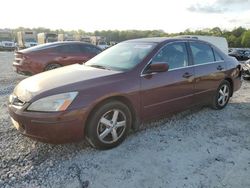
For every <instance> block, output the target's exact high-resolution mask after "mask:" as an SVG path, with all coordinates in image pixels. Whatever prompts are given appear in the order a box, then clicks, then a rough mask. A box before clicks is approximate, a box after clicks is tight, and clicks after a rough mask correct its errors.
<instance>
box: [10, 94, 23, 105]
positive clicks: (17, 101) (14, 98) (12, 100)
mask: <svg viewBox="0 0 250 188" xmlns="http://www.w3.org/2000/svg"><path fill="white" fill-rule="evenodd" d="M9 102H10V104H12V105H14V106H23V105H24V104H25V102H24V101H22V100H20V99H19V98H18V97H17V96H15V95H10V97H9Z"/></svg>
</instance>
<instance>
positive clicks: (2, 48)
mask: <svg viewBox="0 0 250 188" xmlns="http://www.w3.org/2000/svg"><path fill="white" fill-rule="evenodd" d="M0 50H7V51H14V50H15V46H0Z"/></svg>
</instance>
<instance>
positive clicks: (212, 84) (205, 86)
mask: <svg viewBox="0 0 250 188" xmlns="http://www.w3.org/2000/svg"><path fill="white" fill-rule="evenodd" d="M189 44H190V51H191V54H192V57H193V65H194V73H195V90H194V91H195V98H194V99H195V100H194V102H195V103H196V104H198V103H210V102H211V100H212V97H213V95H214V93H215V91H216V90H217V88H218V86H219V84H220V83H221V82H222V80H223V79H224V78H225V72H224V71H225V70H226V64H225V62H224V60H223V58H222V57H221V55H220V54H219V52H217V50H216V49H213V48H212V47H211V46H210V45H209V44H207V43H203V42H198V41H197V42H189Z"/></svg>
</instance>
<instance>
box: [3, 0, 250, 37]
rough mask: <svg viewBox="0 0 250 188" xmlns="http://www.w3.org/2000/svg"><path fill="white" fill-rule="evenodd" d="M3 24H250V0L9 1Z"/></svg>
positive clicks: (168, 28)
mask: <svg viewBox="0 0 250 188" xmlns="http://www.w3.org/2000/svg"><path fill="white" fill-rule="evenodd" d="M0 4H1V11H0V28H17V27H19V26H22V27H29V28H35V27H46V28H50V29H53V30H55V29H64V30H78V29H82V30H84V31H87V32H93V31H95V30H131V29H138V30H154V29H156V30H158V29H161V30H164V31H165V32H167V33H176V32H181V31H184V30H186V29H191V30H197V29H204V28H213V27H217V26H218V27H220V28H222V29H228V30H232V29H234V28H235V27H239V26H242V27H245V28H250V0H123V1H121V0H42V1H41V0H3V1H1V3H0Z"/></svg>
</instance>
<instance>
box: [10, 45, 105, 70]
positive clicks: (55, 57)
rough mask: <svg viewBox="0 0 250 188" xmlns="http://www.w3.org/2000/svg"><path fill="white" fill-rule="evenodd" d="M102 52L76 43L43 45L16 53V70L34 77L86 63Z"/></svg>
mask: <svg viewBox="0 0 250 188" xmlns="http://www.w3.org/2000/svg"><path fill="white" fill-rule="evenodd" d="M101 51H102V49H101V48H99V47H97V46H94V45H92V44H88V43H84V42H76V41H67V42H54V43H48V44H42V45H39V46H35V47H31V48H28V49H24V50H20V51H18V52H16V53H15V59H14V62H13V67H14V70H15V71H16V72H17V73H19V74H24V75H34V74H37V73H40V72H43V71H47V70H51V69H55V68H58V67H62V66H66V65H71V64H75V63H79V64H82V63H85V62H86V61H88V60H90V59H91V58H92V57H94V56H96V55H97V54H99V53H100V52H101Z"/></svg>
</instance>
